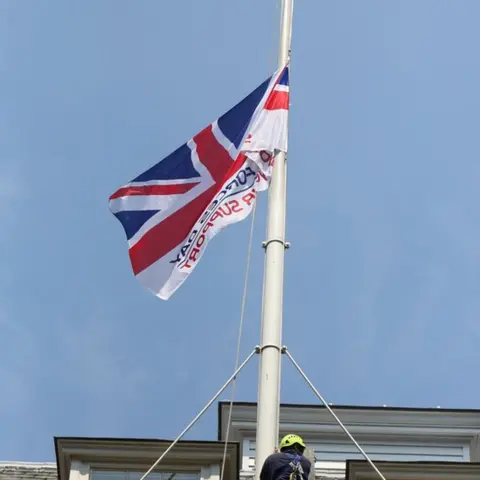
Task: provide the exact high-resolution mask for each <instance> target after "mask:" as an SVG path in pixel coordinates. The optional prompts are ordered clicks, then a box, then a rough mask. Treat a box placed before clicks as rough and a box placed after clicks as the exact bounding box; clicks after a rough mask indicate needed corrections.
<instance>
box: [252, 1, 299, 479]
mask: <svg viewBox="0 0 480 480" xmlns="http://www.w3.org/2000/svg"><path fill="white" fill-rule="evenodd" d="M292 14H293V0H283V1H282V17H281V26H280V47H279V56H278V66H279V68H281V67H283V66H284V65H285V63H286V62H287V61H288V60H289V57H290V40H291V30H292ZM285 162H286V158H285V154H284V153H283V152H280V153H278V154H277V156H276V158H275V165H274V168H273V172H272V179H271V184H270V188H269V201H268V224H267V240H266V242H265V273H264V287H263V306H262V329H261V337H262V338H261V354H260V371H259V382H258V405H257V440H256V461H255V476H256V478H257V479H258V478H259V476H260V470H261V468H262V465H263V462H264V461H265V459H266V458H267V457H268V455H270V454H271V453H273V450H274V448H275V446H276V445H277V442H278V424H279V404H280V363H281V355H282V310H283V263H284V254H285V211H286V165H285Z"/></svg>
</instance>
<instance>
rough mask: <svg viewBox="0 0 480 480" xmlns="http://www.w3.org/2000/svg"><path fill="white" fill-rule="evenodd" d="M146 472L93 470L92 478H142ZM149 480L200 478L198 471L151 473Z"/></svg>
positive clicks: (106, 479) (118, 479)
mask: <svg viewBox="0 0 480 480" xmlns="http://www.w3.org/2000/svg"><path fill="white" fill-rule="evenodd" d="M144 473H145V472H112V471H93V472H92V473H91V474H90V479H91V480H140V479H141V478H142V476H143V474H144ZM147 480H200V475H199V474H197V473H171V472H159V473H151V474H150V475H149V476H148V477H147Z"/></svg>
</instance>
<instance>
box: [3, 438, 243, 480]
mask: <svg viewBox="0 0 480 480" xmlns="http://www.w3.org/2000/svg"><path fill="white" fill-rule="evenodd" d="M171 444H172V441H171V440H157V439H140V438H92V437H55V452H56V457H57V465H58V472H59V475H58V478H59V480H68V478H69V472H70V468H71V466H72V463H73V462H75V461H76V462H82V463H83V464H86V465H89V466H90V468H92V469H112V468H114V469H120V470H122V469H125V470H134V471H137V470H146V469H147V468H149V467H150V466H151V465H152V464H153V463H154V462H155V461H156V460H157V458H158V457H160V455H161V454H162V453H163V452H164V451H165V450H166V449H167V448H168V447H169V446H170V445H171ZM224 451H225V442H219V441H207V440H202V441H189V440H180V441H179V442H178V443H177V444H176V445H175V448H173V449H172V450H171V452H169V454H168V455H167V457H166V458H165V461H162V463H161V465H159V467H158V469H159V470H161V469H162V468H166V469H171V468H178V467H179V466H180V467H181V468H182V469H183V470H186V471H188V470H195V471H196V470H198V468H199V467H207V466H208V467H209V466H211V465H212V464H217V463H220V462H221V461H222V459H223V455H224ZM225 460H226V462H225V478H226V479H227V480H238V479H239V470H240V445H239V444H238V442H234V441H231V442H229V443H228V446H227V451H226V457H225ZM0 480H4V479H3V478H1V477H0ZM35 480H37V479H35ZM48 480H50V478H48Z"/></svg>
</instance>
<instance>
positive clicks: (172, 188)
mask: <svg viewBox="0 0 480 480" xmlns="http://www.w3.org/2000/svg"><path fill="white" fill-rule="evenodd" d="M198 183H199V182H197V183H178V184H176V185H145V186H142V187H136V186H131V187H122V188H120V189H118V190H117V191H116V192H115V193H114V194H113V195H111V197H110V200H113V199H115V198H120V197H133V196H135V195H175V194H180V193H187V192H188V191H190V190H191V189H192V188H193V187H195V186H196V185H198Z"/></svg>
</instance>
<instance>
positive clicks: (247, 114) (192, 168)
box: [109, 66, 289, 300]
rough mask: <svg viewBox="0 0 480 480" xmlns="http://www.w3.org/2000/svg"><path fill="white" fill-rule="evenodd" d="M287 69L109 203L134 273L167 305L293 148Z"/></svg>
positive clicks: (247, 210) (249, 208)
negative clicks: (290, 144)
mask: <svg viewBox="0 0 480 480" xmlns="http://www.w3.org/2000/svg"><path fill="white" fill-rule="evenodd" d="M288 108H289V86H288V66H284V67H283V68H281V69H280V70H278V71H277V72H276V73H275V74H274V75H272V76H271V77H270V78H268V79H267V80H266V81H265V82H263V83H262V84H261V85H260V86H259V87H258V88H256V89H255V90H254V91H253V92H252V93H250V95H248V96H247V97H245V98H244V99H243V100H242V101H241V102H240V103H238V104H237V105H236V106H235V107H233V108H232V109H231V110H229V111H228V112H227V113H225V114H224V115H222V116H221V117H220V118H219V119H218V120H216V121H215V122H213V123H212V124H210V125H209V126H208V127H206V128H205V129H204V130H202V131H201V132H200V133H198V134H197V135H195V136H194V137H193V138H192V139H190V140H189V141H188V142H186V143H185V144H183V145H182V146H181V147H179V148H178V149H177V150H175V151H174V152H173V153H171V154H170V155H168V156H167V157H165V158H164V159H162V160H161V161H160V162H158V163H157V164H156V165H154V166H153V167H151V168H150V169H148V170H147V171H146V172H144V173H142V174H140V175H139V176H137V177H136V178H135V179H134V180H132V181H131V182H130V183H128V184H127V185H125V186H123V187H121V188H119V189H118V190H117V191H116V192H115V193H114V194H113V195H111V197H110V200H109V208H110V210H111V211H112V213H113V214H114V215H115V216H116V217H117V218H118V220H119V221H120V222H121V224H122V225H123V228H124V230H125V233H126V236H127V241H128V248H129V255H130V261H131V264H132V268H133V272H134V274H135V276H136V277H137V278H138V279H139V280H140V281H141V283H142V284H143V285H144V286H145V287H147V288H148V289H149V290H151V291H152V292H153V293H155V295H157V296H158V297H160V298H162V299H164V300H167V299H168V298H169V297H170V296H171V295H172V294H173V293H174V292H175V290H177V289H178V287H180V285H181V284H182V283H183V282H184V281H185V280H186V278H187V277H188V275H189V274H190V273H191V272H192V270H193V269H194V268H195V266H196V265H197V263H198V261H199V260H200V258H201V256H202V254H203V252H204V251H205V248H206V246H207V244H208V242H209V240H211V239H212V238H213V237H214V236H215V235H216V234H217V233H218V232H219V231H220V230H221V229H223V228H224V227H226V226H227V225H230V224H232V223H235V222H239V221H240V220H243V219H245V218H246V217H247V216H248V215H249V213H250V212H251V211H252V209H253V206H254V203H255V200H256V194H257V192H258V191H262V190H265V189H266V188H268V185H269V182H270V178H271V173H272V166H273V159H274V155H275V154H276V152H278V151H283V152H286V151H287V121H288Z"/></svg>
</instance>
